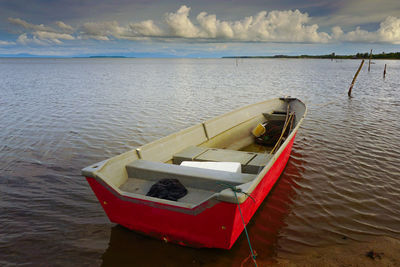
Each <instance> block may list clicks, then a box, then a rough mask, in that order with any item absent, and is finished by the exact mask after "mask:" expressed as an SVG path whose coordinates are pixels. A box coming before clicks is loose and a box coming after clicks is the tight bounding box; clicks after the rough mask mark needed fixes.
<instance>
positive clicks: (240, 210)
mask: <svg viewBox="0 0 400 267" xmlns="http://www.w3.org/2000/svg"><path fill="white" fill-rule="evenodd" d="M217 183H218V184H221V185H223V186H226V187H228V188H230V189H231V190H232V191H233V193H234V194H235V198H236V203H237V205H238V208H239V214H240V218H242V223H243V227H244V232H245V233H246V238H247V242H248V243H249V248H250V252H251V256H252V258H253V262H254V265H255V266H256V267H257V262H256V255H255V253H254V251H253V248H252V246H251V242H250V237H249V233H248V232H247V228H246V223H245V222H244V218H243V214H242V209H241V208H240V203H239V198H238V196H237V194H236V193H242V194H245V195H246V196H248V197H250V198H251V199H252V200H253V201H254V202H255V199H254V198H253V197H252V196H250V195H249V194H247V193H246V192H243V191H242V189H240V188H236V186H233V185H230V184H225V183H220V182H217Z"/></svg>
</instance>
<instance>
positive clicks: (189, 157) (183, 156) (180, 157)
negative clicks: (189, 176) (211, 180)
mask: <svg viewBox="0 0 400 267" xmlns="http://www.w3.org/2000/svg"><path fill="white" fill-rule="evenodd" d="M207 150H208V148H205V147H198V146H189V147H187V148H185V149H184V150H182V151H180V152H179V153H176V154H175V155H173V163H174V164H178V165H180V164H181V163H182V161H194V159H195V158H196V157H198V156H200V155H201V154H202V153H204V152H206V151H207Z"/></svg>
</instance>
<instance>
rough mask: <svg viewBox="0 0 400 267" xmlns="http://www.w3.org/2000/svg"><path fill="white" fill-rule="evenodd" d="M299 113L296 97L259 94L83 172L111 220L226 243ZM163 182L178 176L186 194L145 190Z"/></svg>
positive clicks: (253, 202)
mask: <svg viewBox="0 0 400 267" xmlns="http://www.w3.org/2000/svg"><path fill="white" fill-rule="evenodd" d="M306 112H307V108H306V106H305V104H304V103H303V102H301V101H300V100H299V99H297V98H291V97H284V98H275V99H270V100H266V101H264V102H260V103H256V104H252V105H249V106H245V107H242V108H239V109H237V110H234V111H231V112H229V113H227V114H224V115H220V116H218V117H215V118H212V119H210V120H207V121H205V122H203V123H199V124H197V125H194V126H192V127H189V128H186V129H184V130H181V131H178V132H176V133H173V134H170V135H168V136H165V137H163V138H161V139H158V140H155V141H153V142H150V143H148V144H145V145H143V146H141V147H138V148H136V149H133V150H131V151H128V152H126V153H123V154H121V155H118V156H115V157H112V158H110V159H107V160H104V161H102V162H99V163H96V164H92V165H90V166H88V167H86V168H84V169H83V170H82V175H83V176H85V177H86V179H87V181H88V183H89V185H90V187H91V188H92V190H93V192H94V193H95V195H96V197H97V199H98V200H99V202H100V204H101V206H102V207H103V209H104V211H105V213H106V214H107V216H108V218H109V220H110V221H111V222H113V223H117V224H120V225H122V226H124V227H126V228H129V229H131V230H134V231H136V232H139V233H142V234H145V235H148V236H152V237H155V238H158V239H160V240H164V241H165V242H172V243H176V244H179V245H183V246H190V247H208V248H221V249H230V248H231V247H232V246H233V244H234V243H235V241H236V240H237V239H238V237H239V235H240V234H241V233H242V232H243V230H244V229H245V225H247V224H248V223H249V221H250V219H251V218H252V216H253V215H254V213H255V212H256V210H257V208H258V207H259V206H260V204H261V203H262V202H263V200H264V199H265V198H266V196H267V195H268V193H269V192H270V191H271V189H272V188H273V186H274V184H275V183H276V182H277V180H278V178H279V177H280V175H281V174H282V172H283V170H284V168H285V166H286V163H287V161H288V159H289V156H290V152H291V149H292V146H293V142H294V140H295V136H296V133H297V131H298V129H299V127H300V124H301V123H302V121H303V119H304V117H305V115H306ZM277 129H278V131H277ZM271 133H274V134H271ZM277 133H278V134H277ZM164 180H173V181H178V182H177V183H178V184H179V185H180V186H182V187H183V188H184V190H185V192H184V193H185V195H184V196H179V197H177V199H170V198H162V197H161V196H159V195H156V196H154V195H149V192H150V191H152V190H153V189H154V187H155V186H156V185H160V183H161V182H162V181H164Z"/></svg>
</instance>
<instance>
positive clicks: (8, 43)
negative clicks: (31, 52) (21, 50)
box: [0, 40, 15, 46]
mask: <svg viewBox="0 0 400 267" xmlns="http://www.w3.org/2000/svg"><path fill="white" fill-rule="evenodd" d="M14 44H15V42H9V41H2V40H0V46H6V45H14Z"/></svg>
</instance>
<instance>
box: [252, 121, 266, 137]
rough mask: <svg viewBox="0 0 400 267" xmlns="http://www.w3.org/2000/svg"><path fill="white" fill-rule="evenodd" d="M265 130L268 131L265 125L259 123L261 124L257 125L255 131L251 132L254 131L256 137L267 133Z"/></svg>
mask: <svg viewBox="0 0 400 267" xmlns="http://www.w3.org/2000/svg"><path fill="white" fill-rule="evenodd" d="M265 131H266V130H265V127H264V126H263V125H262V124H261V123H259V124H258V125H257V127H256V128H254V129H253V131H251V132H252V133H253V135H254V136H255V137H259V136H261V135H263V134H265Z"/></svg>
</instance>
